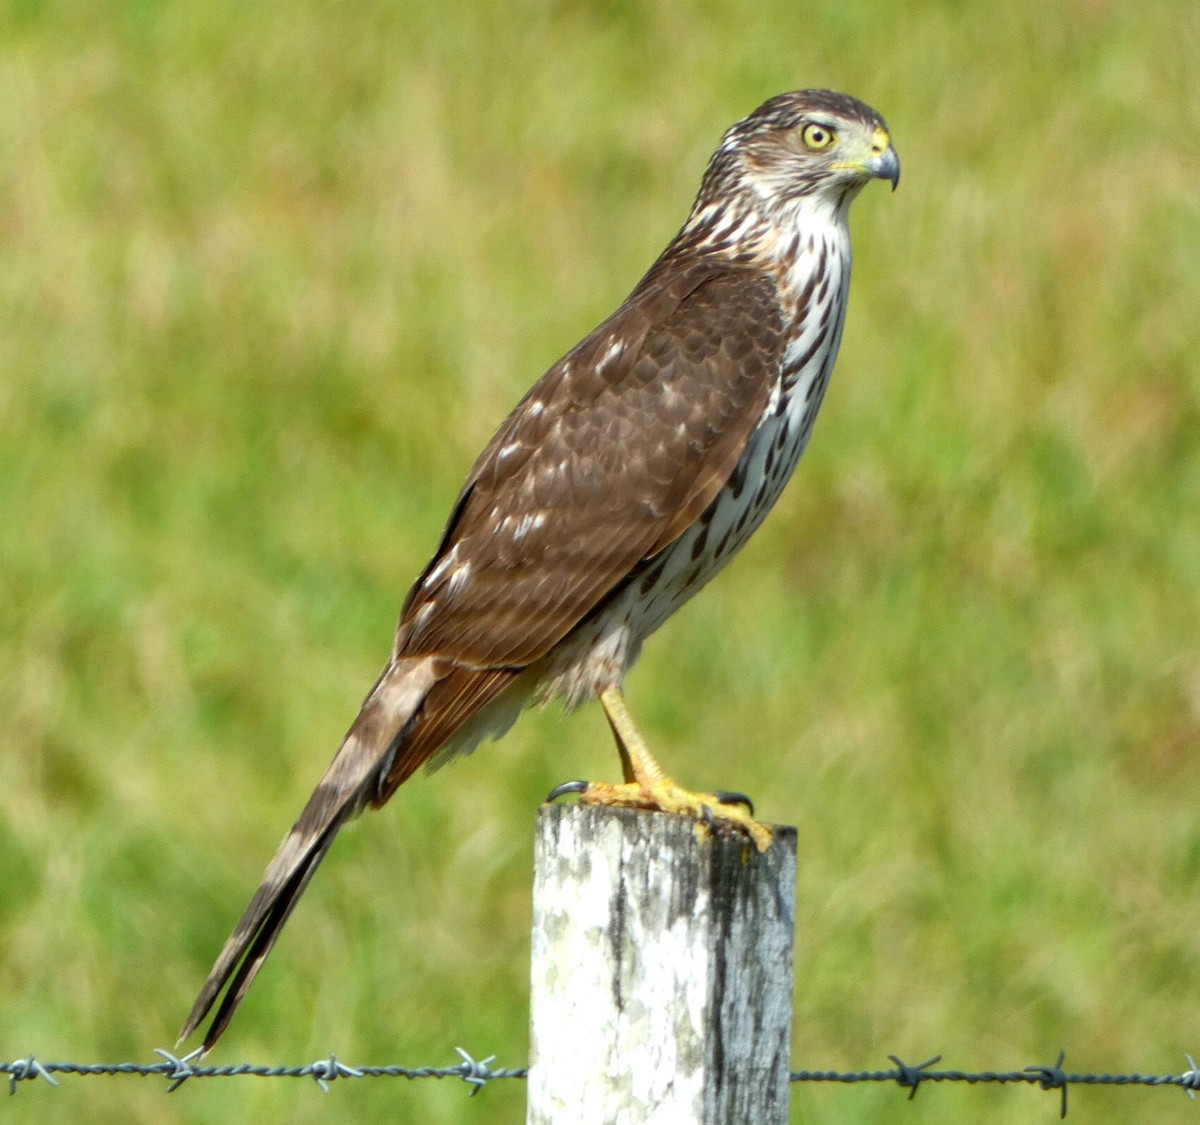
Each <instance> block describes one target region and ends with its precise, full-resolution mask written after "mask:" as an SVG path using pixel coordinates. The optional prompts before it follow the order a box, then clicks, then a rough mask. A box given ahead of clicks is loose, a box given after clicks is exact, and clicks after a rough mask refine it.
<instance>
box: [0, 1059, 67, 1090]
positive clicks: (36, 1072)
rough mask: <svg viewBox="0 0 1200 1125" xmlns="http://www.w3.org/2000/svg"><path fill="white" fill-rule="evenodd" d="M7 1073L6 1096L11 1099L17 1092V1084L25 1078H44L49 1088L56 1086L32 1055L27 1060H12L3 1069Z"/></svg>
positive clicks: (48, 1073) (51, 1077)
mask: <svg viewBox="0 0 1200 1125" xmlns="http://www.w3.org/2000/svg"><path fill="white" fill-rule="evenodd" d="M4 1069H5V1070H7V1071H8V1096H9V1097H10V1098H11V1097H12V1096H13V1094H15V1093H16V1092H17V1083H18V1082H24V1081H25V1080H26V1079H27V1078H44V1079H45V1080H46V1081H47V1082H49V1083H50V1085H51V1086H57V1085H58V1083H57V1082H56V1081H55V1080H54V1078H53V1076H52V1075H51V1074H50V1072H49V1071H48V1070H47V1069H46V1068H45V1067H44V1066H42V1064H41V1063H40V1062H38V1061H37V1059H35V1058H34V1057H33V1056H32V1055H30V1056H29V1058H27V1059H14V1060H13V1061H12V1062H10V1063H8V1064H6V1065H5V1067H4Z"/></svg>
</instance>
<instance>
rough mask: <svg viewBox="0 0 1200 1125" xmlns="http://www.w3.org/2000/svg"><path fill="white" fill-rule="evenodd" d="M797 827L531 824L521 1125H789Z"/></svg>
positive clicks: (560, 810) (581, 818)
mask: <svg viewBox="0 0 1200 1125" xmlns="http://www.w3.org/2000/svg"><path fill="white" fill-rule="evenodd" d="M795 903H796V831H795V829H794V828H776V829H775V840H774V843H773V844H772V846H771V849H770V850H769V851H768V852H767V853H766V854H765V855H760V854H759V852H758V851H757V850H756V849H755V848H754V846H753V845H752V844H750V843H749V842H748V841H746V840H744V839H741V838H739V837H731V836H726V835H723V834H722V835H716V834H714V833H712V832H710V831H707V830H706V829H704V828H703V827H702V826H698V825H697V823H696V822H695V821H692V820H690V819H688V818H686V817H682V816H668V815H664V814H662V813H649V812H637V811H633V810H629V809H609V808H598V807H595V806H584V805H565V804H564V805H547V806H544V807H543V808H542V809H541V810H540V811H539V813H538V821H537V839H536V844H535V853H534V882H533V942H532V946H533V948H532V987H531V990H530V1071H529V1083H528V1085H529V1110H528V1116H527V1118H526V1121H527V1125H652V1123H653V1125H744V1123H752V1125H786V1122H787V1119H788V1091H789V1074H790V1046H791V1023H792V944H793V941H792V939H793V934H794V930H795Z"/></svg>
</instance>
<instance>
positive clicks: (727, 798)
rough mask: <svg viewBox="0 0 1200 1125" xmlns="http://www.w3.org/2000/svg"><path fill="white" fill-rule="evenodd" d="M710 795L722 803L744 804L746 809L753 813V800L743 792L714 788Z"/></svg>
mask: <svg viewBox="0 0 1200 1125" xmlns="http://www.w3.org/2000/svg"><path fill="white" fill-rule="evenodd" d="M712 795H713V796H714V797H716V799H717V800H718V801H720V802H721V804H723V805H745V806H746V811H747V812H748V813H749V814H750V815H751V816H753V815H754V802H753V801H752V800H750V798H749V797H747V796H746V794H745V793H735V792H733V791H732V790H730V789H714V790H713V792H712Z"/></svg>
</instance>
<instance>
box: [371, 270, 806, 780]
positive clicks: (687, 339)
mask: <svg viewBox="0 0 1200 1125" xmlns="http://www.w3.org/2000/svg"><path fill="white" fill-rule="evenodd" d="M775 292H776V291H775V285H774V282H773V281H772V280H771V279H770V278H768V277H767V276H766V275H764V274H762V273H761V272H759V271H757V270H753V269H750V268H740V267H729V266H721V267H714V266H713V265H711V264H707V265H697V266H694V267H692V268H691V269H687V270H683V271H681V272H677V273H676V274H675V275H674V277H673V279H670V280H666V281H664V282H660V283H658V284H655V285H653V286H652V287H649V288H647V289H645V290H639V291H638V292H635V294H634V295H633V296H632V297H631V298H630V300H629V301H627V302H626V303H625V304H624V305H623V306H622V307H621V308H620V309H619V310H618V311H617V312H616V313H615V314H614V315H613V316H612V317H611V318H610V319H609V320H608V321H606V322H605V323H604V324H602V325H601V326H600V327H599V328H597V329H596V331H595V332H593V333H592V334H591V335H590V336H589V337H588V338H587V339H585V340H584V341H583V342H582V343H581V344H579V346H578V347H576V348H575V349H574V350H573V351H571V352H570V353H569V354H567V355H566V356H564V357H563V359H561V360H560V361H559V362H558V363H557V364H555V365H554V367H552V368H551V369H550V370H549V371H548V372H547V373H546V374H545V375H544V376H543V377H542V378H541V379H540V380H539V381H538V382H537V384H535V386H534V387H533V388H532V389H531V390H530V391H529V393H528V394H527V395H526V396H525V397H524V399H522V400H521V402H520V403H519V404H518V406H517V408H516V409H515V410H514V411H513V413H512V414H511V415H510V416H509V417H508V419H507V420H506V421H505V423H504V424H503V425H502V426H501V428H500V430H499V432H498V433H497V434H496V436H495V437H494V438H493V439H492V441H491V442H490V444H489V445H488V447H487V448H486V449H485V450H484V451H483V453H482V455H481V456H480V458H479V460H478V461H477V462H476V464H475V467H474V469H473V470H472V471H471V474H470V476H469V477H468V479H467V482H466V484H465V486H464V487H463V490H462V493H461V494H460V496H459V499H458V502H457V504H456V506H455V510H454V512H453V514H452V515H451V518H450V521H449V523H448V525H447V528H446V531H445V534H444V536H443V539H442V542H441V544H440V546H439V548H438V551H437V553H436V555H435V556H434V558H433V560H432V561H431V562H430V564H429V566H428V567H427V568H426V570H425V572H424V573H423V574H422V575H421V577H420V578H419V579H418V580H417V582H416V584H415V585H414V587H413V589H412V591H411V592H410V594H409V596H408V599H407V601H406V602H405V606H404V609H403V611H402V614H401V619H400V627H399V630H398V632H397V637H396V652H397V654H398V655H403V656H406V657H411V656H419V655H434V656H437V657H439V658H441V659H443V660H446V661H448V662H450V663H451V664H452V665H453V666H457V667H456V668H455V671H454V672H451V673H450V674H449V675H448V676H447V677H446V678H445V679H444V680H443V681H442V682H441V683H439V684H438V686H437V687H436V688H435V689H434V691H433V692H432V693H431V694H430V697H429V699H428V700H427V702H426V705H425V708H424V709H423V713H422V716H421V717H420V718H421V721H420V724H419V726H420V727H422V728H424V729H422V730H416V729H414V730H413V731H412V733H413V734H414V735H419V736H420V737H415V738H413V739H411V740H406V745H405V746H403V747H401V748H400V749H399V753H398V755H397V760H396V762H395V763H394V764H393V768H392V771H391V774H390V776H389V779H388V782H387V783H385V785H384V786H383V787H382V791H381V796H384V795H386V794H389V793H390V791H391V790H392V789H394V787H395V785H396V784H399V782H400V781H401V780H402V779H403V778H405V777H407V776H409V774H411V773H412V771H413V770H414V769H416V768H417V767H418V766H419V765H420V764H421V762H422V761H423V760H424V759H425V758H427V757H428V756H429V755H430V754H432V753H433V752H434V750H436V749H437V747H438V745H440V743H441V742H442V741H444V740H445V738H446V737H448V736H449V735H450V734H452V733H453V731H454V730H455V729H456V728H457V727H458V726H459V725H460V724H461V723H462V722H464V721H465V720H466V719H467V718H469V717H470V715H471V714H472V713H474V712H475V711H477V710H478V709H479V707H481V706H483V705H484V704H486V703H487V702H488V701H490V700H491V699H494V698H495V697H496V696H497V695H498V694H499V693H500V692H502V691H503V690H504V689H505V688H506V687H507V686H509V684H510V683H511V682H512V680H513V679H514V678H515V677H516V676H517V675H519V674H520V672H521V670H522V669H524V668H525V667H527V666H528V665H530V664H531V663H533V662H534V661H536V660H539V659H541V658H542V657H544V656H545V655H546V654H547V653H549V652H550V651H551V649H553V647H554V646H555V645H556V644H557V643H558V642H559V641H561V640H562V639H563V638H564V637H565V636H566V635H567V634H568V633H569V632H570V631H571V630H572V629H573V628H574V627H575V626H576V625H578V624H579V623H580V622H581V621H582V620H584V619H585V618H586V617H587V616H588V615H589V614H590V613H591V612H592V611H593V610H594V609H595V608H596V607H597V606H598V605H599V604H600V603H601V602H602V601H603V600H604V599H605V598H606V597H607V596H608V595H609V594H610V593H611V592H612V591H613V590H614V589H616V588H617V587H618V586H619V585H620V584H621V583H622V582H623V581H624V580H625V579H626V578H627V577H628V575H629V574H630V573H631V572H632V571H633V570H634V568H635V567H637V566H638V564H639V563H641V562H642V561H643V560H645V559H647V558H650V557H652V556H653V555H654V554H656V553H657V552H659V551H661V550H662V549H663V548H664V547H666V546H667V545H668V544H669V543H671V542H672V541H673V540H674V539H675V538H676V537H678V536H679V535H680V534H681V533H682V532H683V531H684V530H685V529H686V528H687V527H688V526H689V525H690V524H691V523H692V522H693V521H694V520H695V519H696V518H697V517H698V516H699V515H700V513H701V512H703V510H704V509H705V508H706V507H707V506H708V505H709V503H711V501H712V500H713V498H714V497H715V496H716V494H717V492H718V490H719V489H720V488H721V486H722V484H723V483H724V482H725V481H726V480H727V479H728V478H729V475H730V473H731V472H732V471H733V468H734V466H735V465H736V463H737V460H738V458H739V457H740V455H741V453H742V451H743V449H744V448H745V445H746V443H747V441H748V440H749V437H750V434H751V432H752V431H753V429H754V427H755V426H756V424H757V423H758V421H759V419H760V418H761V416H762V413H763V410H764V409H765V407H766V404H767V401H768V399H769V397H770V393H771V389H772V387H773V385H774V384H775V382H776V380H777V379H778V375H779V369H780V364H781V358H782V348H783V343H782V323H781V316H780V311H779V307H778V304H777V301H776V296H775Z"/></svg>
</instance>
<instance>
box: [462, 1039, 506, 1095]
mask: <svg viewBox="0 0 1200 1125" xmlns="http://www.w3.org/2000/svg"><path fill="white" fill-rule="evenodd" d="M454 1049H455V1050H456V1051H457V1052H458V1057H459V1058H461V1059H462V1067H461V1068H460V1069H461V1070H462V1080H463V1081H464V1082H466V1083H467V1084H468V1085H469V1086H470V1087H471V1093H470V1095H469V1096H470V1097H472V1098H473V1097H474V1096H475V1095H476V1094H478V1093H479V1091H480V1090H482V1089H483V1088H484V1086H486V1085H487V1084H488V1083H489V1082H490V1081H491V1080H492V1079H493V1078H495V1077H496V1075H495V1074H494V1073H493V1072H492V1069H491V1064H492V1063H494V1062H495V1061H496V1056H495V1055H488V1057H487V1058H486V1059H480V1060H479V1061H478V1062H476V1061H475V1060H474V1059H473V1058H471V1056H470V1055H468V1054H467V1052H466V1051H464V1050H463V1049H462V1048H461V1047H455V1048H454Z"/></svg>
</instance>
